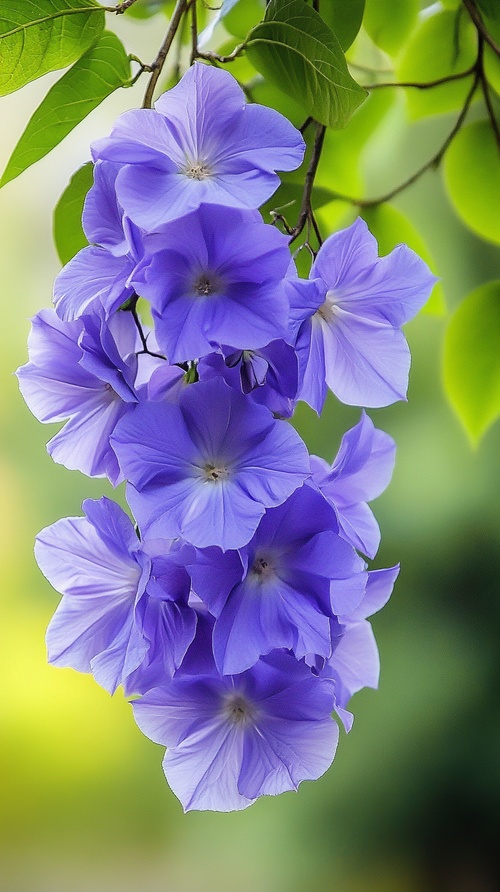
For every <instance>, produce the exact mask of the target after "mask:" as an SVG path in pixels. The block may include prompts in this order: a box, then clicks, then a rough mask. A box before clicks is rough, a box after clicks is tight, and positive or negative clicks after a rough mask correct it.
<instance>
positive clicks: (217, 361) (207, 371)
mask: <svg viewBox="0 0 500 892" xmlns="http://www.w3.org/2000/svg"><path fill="white" fill-rule="evenodd" d="M198 374H199V376H200V380H202V381H203V380H205V379H209V378H212V377H214V376H218V377H221V378H224V381H225V382H226V383H227V384H229V386H230V387H233V388H234V389H235V390H239V391H240V392H241V391H242V392H243V393H246V394H248V395H249V396H250V397H251V398H252V400H255V402H256V403H260V404H261V405H263V406H267V408H268V409H269V410H270V411H271V412H273V413H274V414H275V415H278V416H280V417H281V418H289V417H290V416H291V415H292V414H293V410H294V408H295V398H296V396H297V389H298V361H297V354H296V353H295V350H294V349H293V347H291V346H290V344H287V343H286V341H282V340H276V341H271V343H270V344H267V346H265V347H262V348H261V349H260V350H233V348H232V347H222V350H221V352H220V353H210V354H209V355H208V356H205V357H204V358H203V359H201V360H200V362H199V363H198Z"/></svg>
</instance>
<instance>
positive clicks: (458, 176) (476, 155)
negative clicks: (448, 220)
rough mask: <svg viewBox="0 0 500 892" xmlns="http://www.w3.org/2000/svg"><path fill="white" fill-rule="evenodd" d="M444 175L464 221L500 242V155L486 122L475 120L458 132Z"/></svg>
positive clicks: (457, 210)
mask: <svg viewBox="0 0 500 892" xmlns="http://www.w3.org/2000/svg"><path fill="white" fill-rule="evenodd" d="M444 178H445V183H446V187H447V190H448V194H449V196H450V199H451V202H452V204H453V206H454V208H455V210H456V212H457V214H458V215H459V217H461V219H462V220H463V221H464V223H466V225H467V226H469V227H470V228H471V229H472V230H473V231H474V232H476V233H477V234H478V235H480V236H481V237H482V238H484V239H487V240H488V241H491V242H495V243H496V244H500V213H499V209H498V196H499V195H500V155H499V152H498V146H497V144H496V141H495V136H494V134H493V131H492V129H491V126H490V124H489V122H488V121H475V122H474V123H473V124H468V125H467V127H464V128H463V129H462V130H461V131H460V132H459V133H458V134H457V136H456V137H455V139H454V140H453V142H452V144H451V146H450V148H449V149H448V151H447V152H446V155H445V158H444Z"/></svg>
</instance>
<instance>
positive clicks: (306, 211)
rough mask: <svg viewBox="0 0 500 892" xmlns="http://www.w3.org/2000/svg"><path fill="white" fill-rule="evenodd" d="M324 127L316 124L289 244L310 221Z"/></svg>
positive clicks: (324, 131)
mask: <svg viewBox="0 0 500 892" xmlns="http://www.w3.org/2000/svg"><path fill="white" fill-rule="evenodd" d="M325 133H326V127H325V126H324V125H323V124H316V136H315V137H314V144H313V150H312V155H311V160H310V162H309V167H308V168H307V172H306V178H305V181H304V192H303V194H302V205H301V208H300V213H299V218H298V220H297V223H296V225H295V226H294V227H293V230H292V232H291V233H289V235H291V239H290V244H292V242H294V241H295V239H296V238H297V237H298V236H299V235H300V233H301V232H302V230H303V229H304V226H305V225H306V223H307V221H308V220H310V219H311V214H312V208H311V195H312V190H313V186H314V178H315V176H316V171H317V169H318V164H319V161H320V158H321V151H322V149H323V142H324V139H325Z"/></svg>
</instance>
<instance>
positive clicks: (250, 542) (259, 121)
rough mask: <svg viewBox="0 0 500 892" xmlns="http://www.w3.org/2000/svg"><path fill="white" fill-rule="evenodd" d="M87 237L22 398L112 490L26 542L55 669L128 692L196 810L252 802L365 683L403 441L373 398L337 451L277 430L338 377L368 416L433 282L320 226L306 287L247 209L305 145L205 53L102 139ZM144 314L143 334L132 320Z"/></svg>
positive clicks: (389, 393) (319, 747)
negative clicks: (119, 496) (45, 601)
mask: <svg viewBox="0 0 500 892" xmlns="http://www.w3.org/2000/svg"><path fill="white" fill-rule="evenodd" d="M93 153H94V161H95V180H94V185H93V187H92V189H91V190H90V192H89V194H88V196H87V199H86V202H85V207H84V213H83V226H84V230H85V233H86V236H87V238H88V241H89V246H88V247H86V248H84V249H83V250H81V251H80V252H79V253H78V254H77V255H76V256H75V257H74V258H73V259H72V260H71V261H70V262H69V263H68V264H67V265H66V266H65V267H64V269H63V270H62V271H61V273H60V274H59V276H58V277H57V280H56V283H55V292H54V303H55V309H54V310H42V311H41V312H40V313H38V315H37V316H36V317H35V318H34V320H33V327H32V332H31V336H30V342H29V353H30V361H29V362H28V363H27V365H25V366H23V367H22V368H21V369H19V371H18V377H19V382H20V387H21V390H22V393H23V395H24V397H25V399H26V402H27V403H28V406H29V407H30V409H31V411H32V412H33V413H34V414H35V416H36V417H37V418H38V419H39V420H40V421H43V422H52V421H59V422H65V424H64V426H63V427H62V429H61V430H60V431H59V433H57V434H56V436H55V437H53V439H52V440H50V442H49V444H48V450H49V452H50V454H51V455H52V457H53V459H54V460H55V461H56V462H60V463H62V464H63V465H65V466H66V467H67V468H72V469H78V470H80V471H82V472H83V473H84V474H87V475H90V476H101V477H107V478H108V479H109V480H110V482H111V483H112V484H113V485H117V484H118V483H120V482H121V481H126V497H127V501H128V504H129V505H130V508H131V511H132V513H133V516H134V518H135V521H136V524H135V526H134V524H133V523H132V521H131V520H130V518H129V516H128V515H127V514H126V513H125V512H124V511H123V510H122V509H121V508H120V507H119V506H118V505H117V504H115V503H114V502H113V501H111V500H109V499H107V498H102V499H99V500H96V501H94V500H87V501H85V502H84V504H83V510H84V512H85V516H83V517H70V518H66V519H63V520H59V521H58V522H56V523H54V524H53V525H52V526H50V527H48V528H46V529H44V530H43V531H42V532H41V533H40V534H39V536H38V537H37V542H36V558H37V561H38V563H39V565H40V568H41V570H42V571H43V573H44V574H45V576H46V577H47V579H48V580H49V581H50V582H51V584H52V585H53V586H54V588H55V589H57V591H59V592H60V593H61V594H62V599H61V602H60V604H59V607H58V608H57V610H56V612H55V615H54V617H53V619H52V621H51V623H50V626H49V629H48V633H47V643H48V652H49V660H50V662H51V663H53V664H55V665H58V666H70V667H73V668H74V669H77V670H79V671H81V672H91V673H92V674H93V675H94V677H95V679H96V680H97V681H98V682H99V683H100V684H101V685H102V686H103V687H104V688H106V689H107V690H108V691H110V692H114V691H115V689H116V688H117V687H118V686H119V685H122V686H123V688H124V690H125V693H126V694H127V695H139V696H137V698H136V699H134V701H133V710H134V715H135V718H136V721H137V723H138V725H139V727H140V728H141V729H142V730H143V732H144V733H145V734H146V735H147V736H148V737H150V738H151V739H153V740H154V741H157V742H159V743H161V744H164V745H166V747H167V753H166V756H165V760H164V769H165V773H166V776H167V779H168V782H169V784H170V786H171V788H172V789H173V791H174V792H175V793H176V795H177V796H178V797H179V799H180V800H181V802H182V804H183V806H184V808H185V809H192V808H196V809H216V810H221V811H229V810H233V809H241V808H246V807H247V806H248V805H250V804H251V803H252V802H254V801H255V800H256V799H257V798H258V797H259V796H261V795H263V794H277V793H280V792H282V791H285V790H290V789H296V788H297V786H298V784H299V783H300V782H301V781H302V780H305V779H315V778H317V777H319V776H320V775H321V774H323V772H324V771H325V770H326V769H327V768H328V766H329V765H330V764H331V762H332V759H333V757H334V754H335V749H336V745H337V739H338V733H339V732H338V726H337V724H336V722H335V721H334V720H333V718H332V713H333V712H335V713H336V714H337V716H338V717H339V718H340V720H341V721H342V722H343V724H344V726H345V727H346V728H347V730H349V728H350V726H351V723H352V716H351V714H350V713H349V712H348V711H347V704H348V701H349V699H350V697H351V696H352V694H353V693H355V692H356V691H358V690H359V689H360V688H362V687H363V686H366V685H369V686H376V684H377V678H378V654H377V648H376V645H375V642H374V638H373V635H372V631H371V626H370V624H369V622H368V621H367V617H368V616H370V615H371V614H372V613H374V612H375V611H377V610H378V609H379V608H380V607H381V606H382V605H383V604H384V603H385V602H386V601H387V599H388V597H389V595H390V593H391V590H392V586H393V584H394V580H395V578H396V575H397V572H398V568H397V567H394V568H391V569H387V570H375V571H368V570H367V565H366V562H365V560H364V558H363V557H361V555H365V556H366V557H369V558H373V557H374V556H375V554H376V552H377V549H378V545H379V538H380V536H379V530H378V526H377V523H376V521H375V519H374V517H373V515H372V513H371V510H370V508H369V507H368V504H367V503H368V502H369V501H370V500H371V499H373V498H375V497H376V496H378V495H379V494H380V493H381V492H382V490H383V489H384V488H385V486H386V485H387V483H388V481H389V478H390V476H391V472H392V467H393V462H394V443H393V441H392V440H391V438H390V437H389V436H388V435H387V434H385V433H383V432H382V431H380V430H377V429H376V428H375V427H374V425H373V423H372V422H371V420H370V419H369V417H368V416H367V415H366V414H365V413H364V411H362V414H361V419H360V421H359V423H358V424H357V425H356V426H355V427H354V428H353V429H352V430H350V431H348V432H347V433H346V434H345V436H344V438H343V440H342V443H341V446H340V450H339V452H338V455H337V457H336V458H335V459H334V461H333V464H332V465H331V466H330V465H328V464H327V463H326V462H325V461H323V460H322V459H321V458H318V457H317V456H310V455H309V453H308V450H307V448H306V446H305V444H304V443H303V441H302V439H301V437H300V436H299V434H298V433H297V432H296V430H295V429H294V428H293V427H292V426H291V424H290V423H289V419H290V417H291V416H292V414H293V411H294V408H295V406H296V404H297V401H298V400H305V401H307V402H308V403H309V404H310V405H311V406H312V407H313V408H314V409H315V410H316V411H317V412H318V413H319V412H321V409H322V406H323V403H324V400H325V396H326V392H327V389H328V388H330V389H331V390H332V391H333V392H334V394H335V395H336V396H337V397H338V398H339V399H340V400H342V401H344V402H346V403H349V404H351V405H357V406H360V407H373V406H385V405H388V404H389V403H392V402H393V401H395V400H398V399H404V398H405V394H406V388H407V377H408V369H409V352H408V347H407V344H406V340H405V337H404V335H403V333H402V331H401V326H402V324H403V323H404V322H405V321H406V320H408V319H410V318H411V317H412V316H413V315H414V314H415V313H416V312H417V310H418V309H419V308H420V307H421V306H422V304H423V303H424V301H425V300H426V299H427V297H428V295H429V291H430V289H431V287H432V284H433V281H434V280H433V277H432V275H431V274H430V273H429V271H428V269H427V267H426V266H425V264H424V263H423V262H422V261H421V260H420V259H419V258H418V257H417V256H416V255H415V254H414V253H413V252H412V251H410V250H409V249H408V248H406V247H404V246H400V247H398V248H396V249H395V250H394V251H393V252H392V253H391V254H389V255H388V256H386V257H378V254H377V245H376V242H375V240H374V239H373V237H372V236H371V235H370V233H369V232H368V230H367V227H366V225H365V223H364V222H363V221H362V220H357V221H356V222H355V223H354V224H353V225H352V226H351V227H350V228H348V229H346V230H345V231H342V232H338V233H336V234H334V235H332V236H331V237H330V238H328V239H327V240H326V241H325V243H324V244H323V245H322V247H321V248H320V250H319V252H318V255H317V257H316V260H315V262H314V263H313V265H312V268H311V271H310V276H309V279H307V280H305V279H301V278H299V276H298V274H297V271H296V269H295V265H294V262H293V259H292V257H291V254H290V250H289V245H288V241H289V240H288V237H287V236H286V235H284V234H282V233H281V232H279V231H278V230H277V229H276V228H275V227H273V226H271V225H269V224H266V223H264V222H263V219H262V217H261V214H260V212H259V210H258V208H259V207H260V206H261V205H262V203H263V202H264V201H266V200H267V199H268V198H269V197H270V196H271V195H272V193H273V192H274V191H275V189H276V187H277V185H278V183H279V180H278V176H277V174H276V170H279V171H287V170H291V169H294V168H296V167H298V166H299V165H300V164H301V162H302V158H303V153H304V143H303V140H302V137H301V135H300V133H299V132H298V131H297V130H296V129H295V128H294V127H293V126H292V125H291V124H290V123H289V122H288V121H287V120H286V119H285V118H283V117H282V116H281V115H280V114H278V113H277V112H276V111H273V110H272V109H269V108H265V107H263V106H259V105H247V104H246V103H245V99H244V96H243V93H242V91H241V89H240V88H239V86H238V84H237V83H236V81H235V80H234V79H233V78H232V77H231V75H230V74H228V73H227V72H225V71H223V70H220V69H217V68H212V67H208V66H206V65H203V64H200V63H196V64H195V65H193V66H192V67H191V68H190V69H189V70H188V72H187V73H186V74H185V75H184V77H183V78H182V80H181V81H180V82H179V84H178V85H177V86H176V87H174V88H173V89H172V90H170V91H169V92H168V93H166V94H165V95H164V96H162V97H161V98H160V99H159V100H158V102H157V103H156V107H155V109H143V110H136V111H130V112H127V113H125V114H124V115H122V117H121V118H120V119H119V121H118V122H117V124H116V126H115V128H114V129H113V131H112V133H111V135H110V137H109V138H107V139H101V140H99V141H98V142H97V143H96V144H95V145H94V147H93ZM146 309H147V310H148V318H149V325H148V324H146V321H145V312H146Z"/></svg>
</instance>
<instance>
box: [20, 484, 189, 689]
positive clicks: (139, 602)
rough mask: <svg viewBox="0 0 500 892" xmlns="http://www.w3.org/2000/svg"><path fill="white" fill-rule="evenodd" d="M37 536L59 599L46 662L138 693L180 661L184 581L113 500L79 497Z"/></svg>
mask: <svg viewBox="0 0 500 892" xmlns="http://www.w3.org/2000/svg"><path fill="white" fill-rule="evenodd" d="M83 509H84V511H85V517H67V518H64V519H63V520H59V521H57V522H56V523H54V524H52V526H50V527H46V529H44V530H42V532H41V533H39V534H38V536H37V540H36V545H35V556H36V559H37V562H38V565H39V567H40V569H41V570H42V572H43V573H44V575H45V576H46V577H47V579H48V580H49V582H50V583H51V584H52V585H53V586H54V588H55V589H56V590H57V591H58V592H60V593H61V594H62V595H63V597H62V600H61V602H60V604H59V607H58V608H57V610H56V612H55V614H54V617H53V618H52V620H51V623H50V625H49V628H48V630H47V647H48V656H49V662H50V663H53V664H54V665H56V666H69V667H71V668H73V669H76V670H78V671H79V672H92V674H93V676H94V678H95V679H96V681H98V682H99V684H101V685H102V686H103V687H104V688H106V690H108V691H109V692H110V693H113V692H114V691H115V690H116V688H117V687H118V685H120V684H123V686H124V687H125V690H126V691H129V692H141V691H144V690H147V689H148V687H151V686H152V685H154V684H156V683H157V681H158V679H160V678H163V677H164V676H165V674H167V675H172V674H173V672H174V671H175V669H176V668H177V667H178V666H179V665H180V663H181V662H182V659H183V657H184V655H185V653H186V651H187V648H188V647H189V645H190V643H191V641H192V639H193V637H194V633H195V628H196V615H195V612H194V611H193V610H192V608H191V607H189V606H188V596H189V590H190V580H189V576H188V574H187V572H186V570H185V569H184V568H183V567H182V565H180V564H179V562H178V561H176V558H175V555H173V556H170V555H169V554H168V551H169V543H168V542H163V543H158V542H157V543H155V547H156V548H159V547H160V546H161V551H162V554H161V555H158V556H155V555H156V553H155V551H154V550H153V553H152V555H151V554H150V553H148V550H147V546H146V545H145V543H141V542H140V541H139V539H138V538H137V536H136V533H135V530H134V527H133V525H132V522H131V520H130V519H129V517H127V515H126V514H125V512H124V511H123V510H122V509H121V508H120V507H119V506H118V505H116V504H115V503H114V502H111V501H110V500H109V499H106V498H102V499H99V500H98V501H93V500H91V499H87V500H86V501H85V502H84V503H83Z"/></svg>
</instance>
